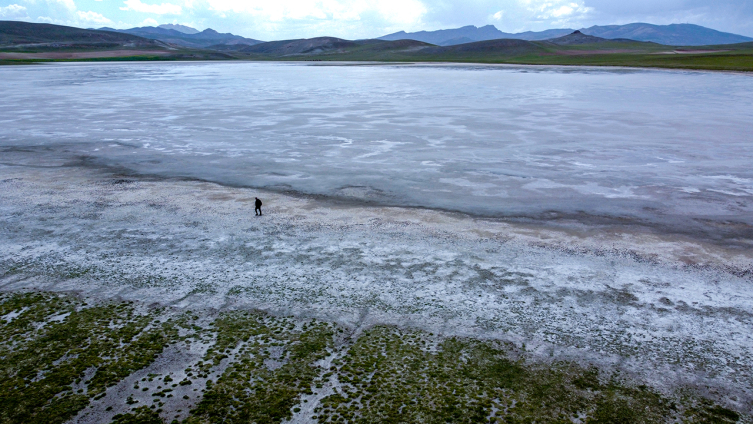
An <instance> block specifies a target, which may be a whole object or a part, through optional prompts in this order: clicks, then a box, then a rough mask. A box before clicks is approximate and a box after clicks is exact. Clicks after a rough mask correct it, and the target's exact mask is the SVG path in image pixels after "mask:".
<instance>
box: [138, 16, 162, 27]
mask: <svg viewBox="0 0 753 424" xmlns="http://www.w3.org/2000/svg"><path fill="white" fill-rule="evenodd" d="M157 25H159V22H157V21H156V20H154V19H152V18H146V19H144V20H143V21H141V23H140V24H139V26H140V27H145V26H157Z"/></svg>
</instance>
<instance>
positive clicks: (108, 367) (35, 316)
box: [0, 293, 177, 423]
mask: <svg viewBox="0 0 753 424" xmlns="http://www.w3.org/2000/svg"><path fill="white" fill-rule="evenodd" d="M0 301H1V302H2V303H0V315H2V316H3V317H4V320H2V321H0V341H1V342H0V359H1V360H0V423H29V422H44V423H62V422H64V421H66V420H67V419H69V418H71V417H73V416H74V415H76V413H78V411H80V410H81V409H83V408H84V407H85V406H86V405H88V403H89V401H90V399H92V398H99V397H102V396H105V390H106V389H107V387H110V386H113V385H115V384H116V383H117V382H118V381H120V380H122V379H123V378H125V377H126V376H128V375H130V374H131V373H133V372H134V371H136V370H139V369H141V368H143V367H145V366H147V365H148V364H150V363H151V362H152V361H154V359H155V358H156V357H157V355H158V354H159V353H160V352H161V351H162V349H163V347H164V346H166V345H167V344H168V343H169V342H170V341H171V340H173V339H174V338H175V337H176V336H177V330H176V328H175V325H174V323H173V322H171V321H169V320H168V321H166V322H164V323H157V322H153V320H154V317H155V314H156V313H158V312H159V311H156V312H154V313H148V314H138V313H136V312H135V310H134V308H133V306H132V305H131V304H129V303H122V302H120V303H114V302H113V303H103V304H98V305H88V304H87V303H85V302H84V301H81V300H79V299H76V298H73V297H70V296H57V295H52V294H40V293H25V294H12V295H5V296H3V297H2V298H0Z"/></svg>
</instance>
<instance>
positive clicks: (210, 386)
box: [0, 270, 751, 424]
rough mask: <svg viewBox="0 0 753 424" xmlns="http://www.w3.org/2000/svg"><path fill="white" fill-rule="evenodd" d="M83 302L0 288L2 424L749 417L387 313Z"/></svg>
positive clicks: (593, 423) (724, 422) (725, 422)
mask: <svg viewBox="0 0 753 424" xmlns="http://www.w3.org/2000/svg"><path fill="white" fill-rule="evenodd" d="M68 271H70V272H72V273H74V274H75V273H81V272H85V271H86V270H68ZM68 271H66V272H68ZM87 302H88V301H86V300H82V299H79V298H76V297H73V296H67V295H57V294H50V293H11V294H3V293H0V424H3V423H30V422H40V423H62V422H65V421H67V420H69V419H71V418H72V417H74V416H75V415H76V414H78V413H79V412H80V411H82V409H84V408H86V407H87V406H88V405H91V406H92V407H93V408H95V409H94V411H96V408H100V409H99V411H100V412H98V413H106V411H113V409H115V411H118V412H120V413H118V414H117V415H114V416H113V417H112V420H113V421H112V422H113V423H118V424H125V423H162V422H164V421H163V418H164V417H170V419H174V421H173V422H177V420H178V419H179V418H184V419H183V421H182V422H183V423H187V424H195V423H249V422H255V423H280V422H282V421H285V420H287V419H290V418H292V417H293V414H295V413H301V414H304V413H305V414H306V416H305V417H303V418H306V419H313V420H314V421H318V422H320V423H341V422H342V423H345V422H349V423H350V422H354V423H397V422H400V423H419V422H421V423H479V422H484V423H571V422H576V423H588V424H597V423H598V424H601V423H603V424H606V423H665V422H684V423H721V424H729V423H735V422H751V420H750V417H749V416H743V415H741V414H740V413H738V412H736V411H733V410H730V409H727V408H724V407H722V406H720V405H718V404H716V403H714V402H711V401H709V400H707V399H703V398H702V397H700V396H697V395H695V394H692V393H689V392H682V393H678V394H674V395H672V396H668V395H664V394H660V393H657V392H656V391H654V390H652V389H650V388H648V387H646V386H636V385H635V384H632V383H631V382H629V381H627V380H625V379H622V378H620V376H619V374H618V373H615V374H610V373H607V372H605V371H604V370H600V369H598V368H596V367H593V366H591V367H583V366H580V365H577V364H574V363H571V362H562V361H560V362H554V363H528V362H526V360H525V359H524V358H525V357H526V355H525V352H521V351H520V350H519V349H517V348H516V347H515V346H513V345H511V344H505V343H501V342H498V341H482V340H476V339H465V338H443V337H439V336H434V335H433V334H430V333H425V332H421V331H411V330H400V329H397V328H394V327H387V326H379V327H374V328H372V329H370V330H367V331H365V332H364V333H362V334H360V335H359V336H358V337H357V338H354V339H353V340H350V339H344V338H343V335H342V333H343V330H342V329H339V328H338V327H336V326H335V325H333V324H328V323H324V322H319V321H315V320H306V321H301V320H296V319H293V318H284V317H274V316H270V315H267V314H264V313H261V312H248V311H232V312H225V313H222V314H220V315H219V316H218V317H217V318H214V319H213V320H211V322H210V320H206V318H208V317H207V316H204V318H199V316H198V315H195V314H194V313H180V314H176V313H174V312H171V311H169V310H163V309H150V310H147V309H146V308H144V307H143V306H138V305H135V304H132V303H130V302H98V303H87ZM200 322H205V323H206V324H205V325H203V326H199V325H197V324H198V323H200ZM192 343H197V344H198V345H199V346H200V347H201V349H202V350H201V351H200V352H202V354H203V356H198V355H197V356H196V357H191V358H190V359H189V360H188V361H187V362H185V363H180V365H179V366H180V370H178V371H176V370H175V369H168V370H165V369H161V370H155V371H154V372H156V373H161V374H155V373H150V374H148V375H146V376H143V378H141V379H140V380H139V381H134V382H133V383H134V384H133V387H132V391H131V390H130V384H129V387H128V388H127V387H125V385H121V386H119V387H118V390H117V392H118V393H120V395H119V396H121V398H118V399H109V398H107V397H106V396H113V395H112V394H109V395H108V394H107V388H108V387H111V386H113V385H115V384H117V383H118V382H121V381H123V380H124V379H125V378H126V377H127V376H129V375H132V374H133V373H134V372H136V371H138V370H144V369H145V368H146V367H147V366H149V365H150V364H152V363H153V362H154V361H155V359H156V358H157V356H158V355H159V354H160V353H161V352H162V351H163V349H164V348H165V347H166V346H168V345H171V344H172V345H176V346H178V347H180V346H181V345H182V346H183V348H190V346H191V345H192ZM204 349H206V351H205V352H206V353H205V354H204V353H203V352H204ZM324 364H328V365H326V366H324ZM329 364H331V365H329ZM184 367H186V368H185V370H183V371H181V370H182V369H183V368H184ZM142 372H144V373H145V372H146V370H144V371H142ZM155 386H156V387H155ZM113 392H115V391H111V393H113ZM145 397H146V398H148V399H149V403H148V404H146V405H145V404H144V401H145ZM307 402H310V403H307ZM308 405H311V407H309V408H307V407H306V406H308ZM163 408H164V410H163ZM312 410H313V413H311V411H312ZM115 411H113V412H111V414H115V413H116V412H115ZM302 411H303V412H302ZM309 413H311V414H312V416H308V415H309Z"/></svg>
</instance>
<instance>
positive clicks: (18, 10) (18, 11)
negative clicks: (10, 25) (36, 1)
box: [0, 4, 28, 19]
mask: <svg viewBox="0 0 753 424" xmlns="http://www.w3.org/2000/svg"><path fill="white" fill-rule="evenodd" d="M27 16H28V15H27V14H26V8H25V7H24V6H21V5H20V4H11V5H8V6H5V7H2V6H0V18H8V19H18V18H25V17H27Z"/></svg>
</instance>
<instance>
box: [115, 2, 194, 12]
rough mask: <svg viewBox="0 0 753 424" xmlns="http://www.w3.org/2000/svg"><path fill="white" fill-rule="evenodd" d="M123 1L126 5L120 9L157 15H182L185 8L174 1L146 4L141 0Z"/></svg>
mask: <svg viewBox="0 0 753 424" xmlns="http://www.w3.org/2000/svg"><path fill="white" fill-rule="evenodd" d="M123 3H124V4H125V7H121V8H120V10H132V11H134V12H144V13H154V14H155V15H180V14H181V13H182V12H183V8H181V7H180V6H178V5H177V4H172V3H162V4H146V3H142V2H141V0H126V1H125V2H123Z"/></svg>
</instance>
